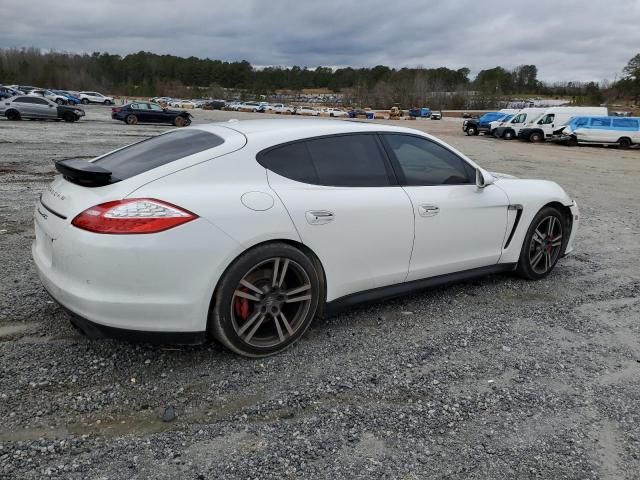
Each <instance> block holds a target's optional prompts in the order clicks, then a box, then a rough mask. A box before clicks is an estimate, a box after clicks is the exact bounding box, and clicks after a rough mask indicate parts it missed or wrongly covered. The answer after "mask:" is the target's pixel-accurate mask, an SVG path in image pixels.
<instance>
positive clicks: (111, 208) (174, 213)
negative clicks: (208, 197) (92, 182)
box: [71, 198, 198, 234]
mask: <svg viewBox="0 0 640 480" xmlns="http://www.w3.org/2000/svg"><path fill="white" fill-rule="evenodd" d="M196 218H198V216H197V215H195V214H194V213H191V212H188V211H187V210H183V209H182V208H179V207H176V206H175V205H171V204H170V203H166V202H162V201H160V200H156V199H153V198H130V199H126V200H116V201H113V202H107V203H101V204H100V205H96V206H95V207H91V208H88V209H87V210H85V211H84V212H82V213H81V214H79V215H78V216H77V217H76V218H74V219H73V221H72V222H71V224H72V225H73V226H75V227H78V228H81V229H83V230H88V231H90V232H94V233H109V234H140V233H157V232H162V231H164V230H168V229H170V228H173V227H177V226H178V225H182V224H183V223H187V222H190V221H191V220H195V219H196Z"/></svg>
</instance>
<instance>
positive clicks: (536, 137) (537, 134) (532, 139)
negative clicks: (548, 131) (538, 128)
mask: <svg viewBox="0 0 640 480" xmlns="http://www.w3.org/2000/svg"><path fill="white" fill-rule="evenodd" d="M529 141H530V142H533V143H538V142H541V141H542V134H541V133H540V132H533V133H532V134H531V135H529Z"/></svg>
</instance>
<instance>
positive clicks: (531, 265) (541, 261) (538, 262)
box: [518, 207, 565, 280]
mask: <svg viewBox="0 0 640 480" xmlns="http://www.w3.org/2000/svg"><path fill="white" fill-rule="evenodd" d="M564 227H565V222H564V217H563V216H562V214H561V213H560V212H559V211H558V210H556V209H555V208H553V207H546V208H543V209H542V210H540V211H539V212H538V214H537V215H536V216H535V217H534V219H533V221H532V222H531V226H530V227H529V230H528V231H527V236H526V237H525V239H524V243H523V245H522V252H521V253H520V260H519V262H518V273H519V274H520V275H521V276H523V277H525V278H528V279H529V280H539V279H541V278H544V277H546V276H547V275H549V273H551V270H553V267H555V265H556V263H557V262H558V259H559V258H560V255H561V254H562V251H563V249H564V247H565V238H564V234H565V232H564Z"/></svg>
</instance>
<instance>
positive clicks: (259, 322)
mask: <svg viewBox="0 0 640 480" xmlns="http://www.w3.org/2000/svg"><path fill="white" fill-rule="evenodd" d="M265 318H266V315H261V316H260V318H259V319H258V321H257V322H256V324H255V325H254V326H253V328H252V329H251V331H250V332H249V333H247V336H246V337H244V341H245V342H247V343H249V342H250V341H251V338H253V335H254V334H255V333H256V331H257V330H258V329H259V328H260V325H262V322H264V319H265Z"/></svg>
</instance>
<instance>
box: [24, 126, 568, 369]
mask: <svg viewBox="0 0 640 480" xmlns="http://www.w3.org/2000/svg"><path fill="white" fill-rule="evenodd" d="M56 168H57V169H58V170H59V172H60V173H61V174H62V175H61V176H59V177H57V178H56V179H55V181H54V182H53V183H52V184H51V185H50V186H49V187H48V188H47V190H46V191H45V192H43V194H42V196H41V198H40V201H39V202H38V203H37V206H36V208H35V231H36V239H35V241H34V243H33V249H32V250H33V251H32V253H33V258H34V261H35V264H36V267H37V270H38V273H39V276H40V278H41V280H42V282H43V284H44V286H45V288H46V289H47V290H48V291H49V293H50V294H51V295H52V296H53V298H54V299H56V300H57V301H58V302H59V303H60V304H61V305H62V306H63V307H65V308H66V309H67V310H68V311H69V312H70V313H71V319H72V322H73V323H74V324H75V325H76V326H77V327H78V328H80V329H81V330H82V331H83V332H85V333H86V334H87V335H89V336H92V337H97V336H120V337H125V338H131V339H142V340H149V341H158V342H170V343H198V342H202V341H205V340H206V339H207V338H210V337H214V338H215V339H217V340H218V341H220V342H221V343H222V344H224V345H226V346H227V347H228V348H230V349H231V350H232V351H234V352H237V353H239V354H243V355H247V356H263V355H269V354H273V353H276V352H278V351H280V350H282V349H284V348H286V347H287V346H289V345H290V344H292V343H293V342H295V341H296V340H298V339H299V338H300V337H301V336H302V334H303V333H304V332H305V330H306V329H307V327H308V326H309V324H310V323H311V321H312V320H313V318H314V317H315V316H317V315H323V314H327V313H330V312H334V311H337V310H338V309H340V308H344V307H347V306H349V305H352V304H355V303H358V302H362V301H369V300H374V299H382V298H389V297H393V296H397V295H400V294H403V293H406V292H409V291H412V290H415V289H420V288H426V287H430V286H434V285H441V284H443V283H448V282H452V281H458V280H462V279H466V278H469V277H474V276H478V275H485V274H490V273H497V272H508V271H516V272H518V273H519V274H521V275H522V276H524V277H526V278H528V279H541V278H543V277H545V276H546V275H548V274H549V272H551V270H552V269H553V268H554V266H555V264H556V262H557V261H558V259H559V258H560V257H561V256H563V255H564V254H566V253H568V252H570V251H571V250H572V249H573V241H574V238H575V233H576V229H577V223H578V207H577V205H576V203H575V202H574V201H572V200H571V198H570V197H569V196H568V195H567V194H566V193H565V192H564V190H563V189H562V188H561V187H560V186H558V185H557V184H556V183H553V182H550V181H543V180H523V179H516V178H514V177H510V176H507V175H500V174H492V173H489V172H487V171H486V170H484V169H482V168H480V167H478V166H477V165H476V164H475V163H474V162H473V161H471V160H470V159H469V158H467V157H466V156H465V155H463V154H462V153H460V152H458V151H456V150H455V149H453V148H452V147H450V146H448V145H446V144H445V143H443V142H441V141H440V140H438V139H436V138H434V137H432V136H429V135H427V134H425V133H422V132H419V131H416V130H412V129H408V128H401V127H396V126H390V125H380V124H372V123H360V122H353V121H337V120H311V119H299V120H295V119H265V120H248V121H240V122H239V121H231V122H226V123H217V124H208V125H198V126H193V127H189V128H182V129H180V130H173V131H169V132H167V133H164V134H161V135H158V136H156V137H153V138H150V139H147V140H144V141H142V142H139V143H135V144H133V145H129V146H126V147H124V148H121V149H119V150H116V151H114V152H110V153H107V154H105V155H103V156H101V157H98V158H96V159H94V160H92V161H85V160H68V159H67V160H62V161H58V162H57V164H56Z"/></svg>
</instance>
